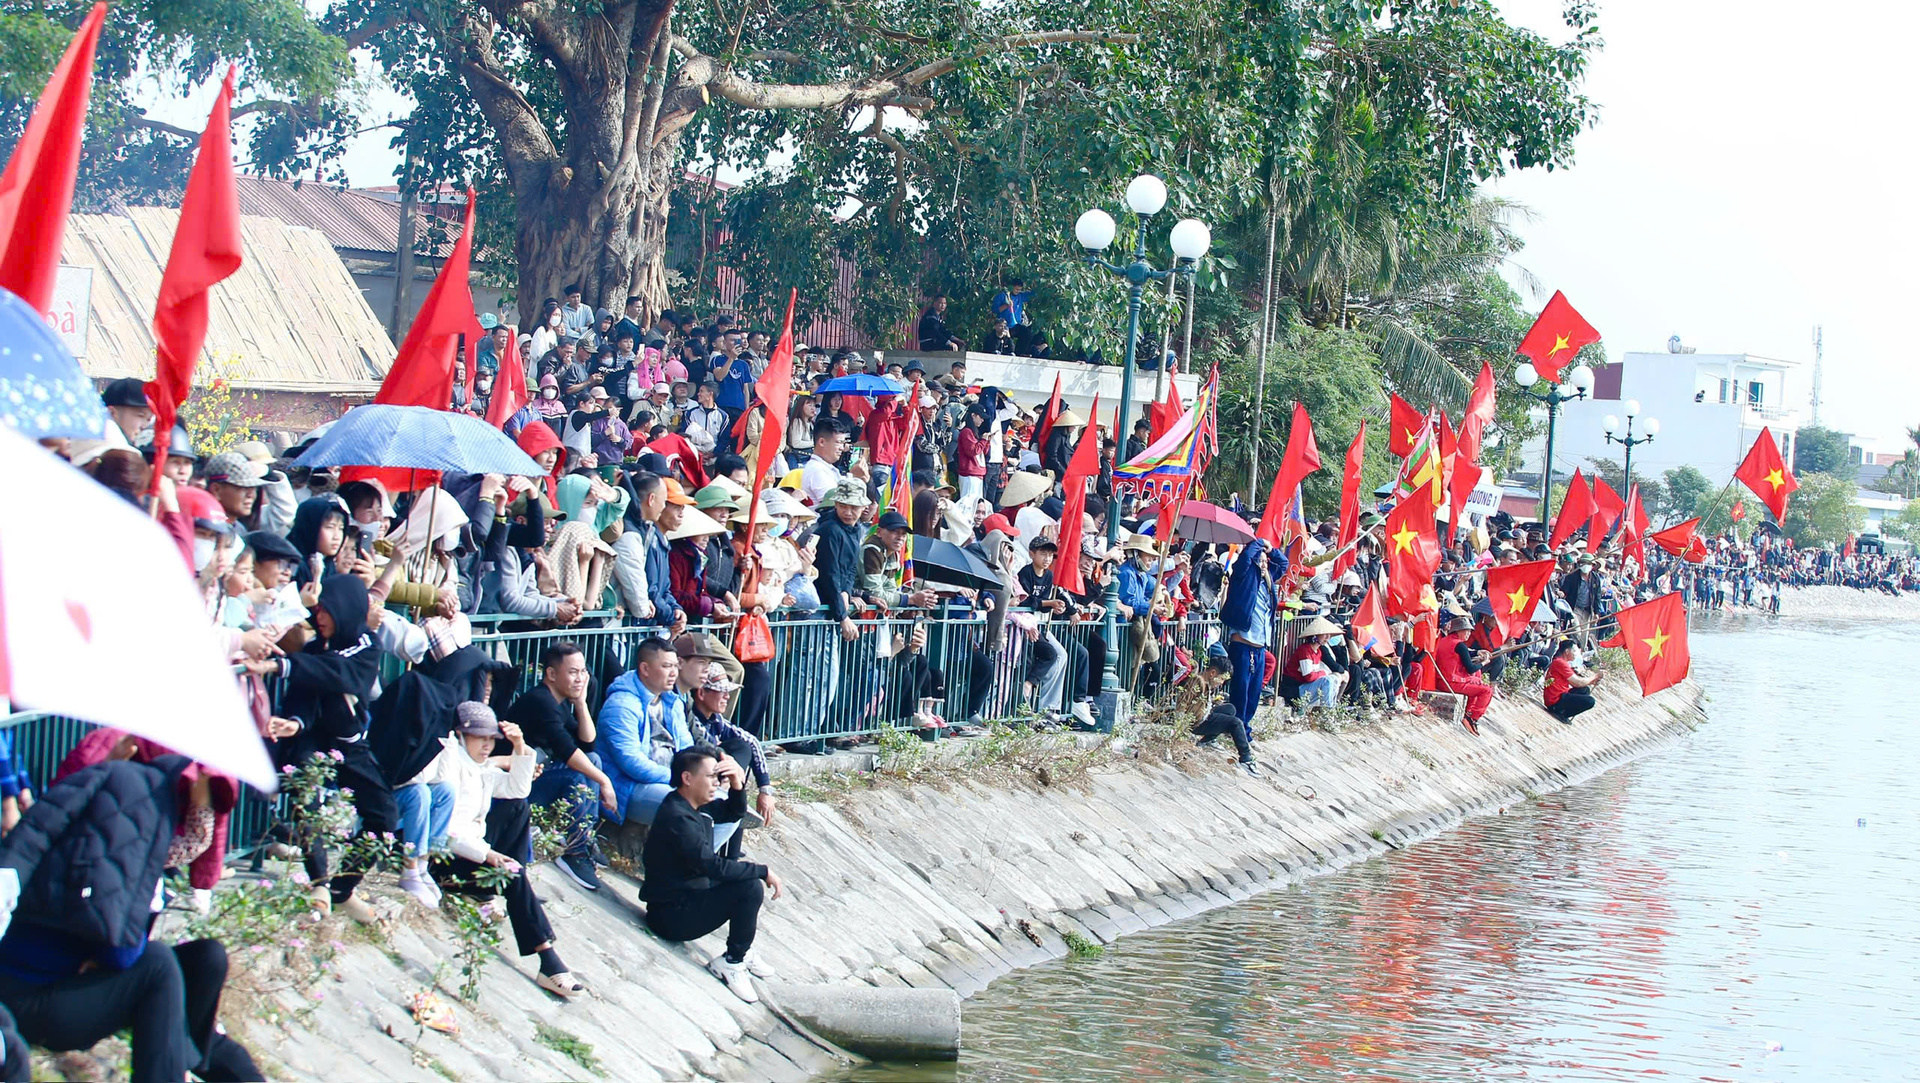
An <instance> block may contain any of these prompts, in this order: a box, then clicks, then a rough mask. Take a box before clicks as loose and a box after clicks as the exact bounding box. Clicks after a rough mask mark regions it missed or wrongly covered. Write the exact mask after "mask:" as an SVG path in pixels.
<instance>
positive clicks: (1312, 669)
mask: <svg viewBox="0 0 1920 1083" xmlns="http://www.w3.org/2000/svg"><path fill="white" fill-rule="evenodd" d="M1339 634H1340V628H1339V626H1338V625H1336V624H1334V623H1333V622H1332V621H1330V620H1328V619H1326V618H1325V617H1315V618H1313V619H1312V620H1310V621H1308V622H1307V626H1306V627H1305V628H1302V629H1301V630H1300V639H1299V642H1298V643H1297V644H1295V646H1294V648H1293V653H1292V654H1289V655H1288V656H1287V664H1286V671H1285V675H1286V678H1287V680H1288V681H1289V682H1290V683H1293V684H1295V685H1297V686H1298V688H1299V692H1298V697H1299V701H1300V702H1301V703H1303V704H1305V705H1306V706H1308V707H1315V706H1318V707H1331V706H1333V701H1334V699H1335V697H1336V695H1337V694H1338V690H1337V689H1336V688H1335V686H1334V675H1333V671H1332V670H1330V669H1328V668H1327V664H1326V659H1325V657H1324V656H1323V654H1322V650H1323V648H1324V647H1325V646H1326V644H1327V642H1328V640H1330V639H1332V638H1333V637H1335V636H1337V635H1339Z"/></svg>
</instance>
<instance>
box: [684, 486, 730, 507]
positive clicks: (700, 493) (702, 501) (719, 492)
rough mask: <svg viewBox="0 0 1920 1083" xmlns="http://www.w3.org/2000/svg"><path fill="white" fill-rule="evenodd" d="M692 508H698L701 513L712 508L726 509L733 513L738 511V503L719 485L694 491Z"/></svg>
mask: <svg viewBox="0 0 1920 1083" xmlns="http://www.w3.org/2000/svg"><path fill="white" fill-rule="evenodd" d="M693 506H694V507H696V508H699V509H700V510H701V511H708V510H711V509H713V508H726V509H728V510H730V511H733V510H738V509H739V507H740V503H739V501H737V500H735V499H734V496H733V494H732V493H730V492H728V491H727V490H726V489H724V488H722V487H720V486H719V485H709V486H707V487H706V488H704V489H696V490H694V494H693Z"/></svg>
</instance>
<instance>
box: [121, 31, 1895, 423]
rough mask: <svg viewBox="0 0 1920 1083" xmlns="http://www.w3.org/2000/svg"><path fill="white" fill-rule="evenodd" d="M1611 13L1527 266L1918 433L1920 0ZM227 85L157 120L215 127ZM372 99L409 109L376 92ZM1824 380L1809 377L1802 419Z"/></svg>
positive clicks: (370, 180) (1530, 204)
mask: <svg viewBox="0 0 1920 1083" xmlns="http://www.w3.org/2000/svg"><path fill="white" fill-rule="evenodd" d="M1501 7H1502V10H1503V11H1505V13H1506V14H1507V17H1508V18H1509V19H1512V20H1513V21H1515V22H1517V23H1519V24H1520V25H1523V26H1526V27H1528V28H1529V29H1532V30H1535V31H1537V32H1539V33H1541V34H1544V35H1547V36H1549V37H1552V38H1554V39H1555V40H1561V39H1564V38H1565V36H1566V35H1567V33H1568V31H1567V29H1566V27H1565V25H1564V24H1563V23H1562V22H1561V20H1560V3H1559V0H1501ZM1599 25H1600V30H1601V34H1602V37H1603V39H1604V40H1605V42H1606V46H1605V48H1603V49H1602V50H1601V51H1600V52H1599V53H1598V55H1597V56H1596V57H1595V58H1594V61H1593V63H1592V66H1591V68H1590V69H1589V74H1588V79H1587V83H1586V90H1587V93H1588V95H1589V96H1590V97H1591V98H1592V99H1593V100H1594V101H1595V102H1597V103H1598V105H1599V107H1600V108H1599V122H1598V124H1596V125H1595V126H1594V127H1593V128H1592V129H1591V130H1589V131H1587V132H1585V133H1584V134H1582V135H1581V136H1580V137H1579V139H1578V141H1577V143H1576V148H1575V158H1574V163H1573V167H1572V168H1571V169H1566V170H1555V171H1553V172H1551V173H1548V172H1545V171H1542V170H1532V171H1527V172H1524V173H1516V174H1512V175H1510V176H1509V177H1506V178H1503V179H1502V180H1501V181H1499V182H1498V183H1497V184H1496V185H1495V186H1494V191H1495V192H1497V193H1498V194H1500V195H1502V196H1505V197H1507V198H1509V199H1512V200H1516V201H1518V202H1519V203H1521V204H1523V205H1524V206H1526V207H1527V208H1529V209H1530V210H1531V212H1532V214H1533V218H1532V220H1531V221H1530V222H1523V223H1522V224H1521V227H1520V231H1521V233H1522V235H1523V236H1524V237H1525V238H1526V239H1527V247H1526V249H1525V250H1524V251H1523V252H1521V253H1520V254H1519V256H1518V257H1517V259H1516V262H1517V263H1518V264H1520V265H1521V266H1524V267H1525V268H1526V270H1527V271H1529V272H1531V273H1532V275H1533V276H1534V277H1535V278H1536V279H1537V280H1538V281H1539V282H1540V284H1541V285H1542V286H1543V287H1544V289H1545V291H1546V293H1547V294H1551V292H1552V291H1553V290H1555V289H1559V290H1563V291H1565V292H1566V294H1567V297H1568V299H1569V300H1570V301H1572V302H1573V304H1574V306H1575V307H1576V308H1578V309H1579V310H1580V312H1581V313H1582V314H1583V315H1584V316H1586V318H1587V320H1588V321H1589V322H1590V323H1592V324H1593V325H1594V326H1595V327H1596V328H1598V329H1599V330H1600V332H1601V333H1602V334H1603V335H1604V336H1605V338H1604V345H1605V347H1606V349H1607V353H1608V355H1609V357H1611V358H1613V359H1614V360H1618V359H1619V357H1620V355H1621V354H1623V353H1625V352H1627V351H1629V350H1651V351H1660V350H1664V349H1665V348H1666V342H1667V338H1668V337H1669V336H1670V335H1675V334H1678V335H1679V336H1680V338H1681V341H1682V342H1684V343H1686V344H1687V345H1690V346H1694V347H1697V348H1698V349H1699V350H1700V351H1701V352H1703V353H1717V352H1726V353H1752V354H1759V355H1763V356H1768V357H1780V358H1790V359H1795V360H1799V361H1802V362H1811V360H1812V358H1813V347H1812V335H1813V328H1814V326H1815V325H1816V324H1817V325H1821V326H1822V327H1823V328H1824V334H1825V343H1826V359H1825V365H1824V373H1825V378H1824V384H1823V392H1822V396H1821V398H1822V409H1821V421H1822V423H1823V424H1826V425H1829V426H1832V427H1834V428H1837V429H1841V430H1842V431H1847V432H1853V433H1856V434H1858V435H1860V436H1863V437H1870V438H1876V439H1878V440H1881V441H1886V442H1898V441H1900V440H1903V439H1904V436H1903V432H1904V430H1905V428H1906V427H1907V426H1909V425H1916V424H1920V366H1916V365H1915V364H1914V363H1913V362H1914V355H1915V354H1916V352H1920V349H1917V348H1916V346H1915V345H1914V336H1912V335H1911V334H1910V333H1909V332H1908V329H1907V326H1908V324H1909V323H1910V322H1912V317H1911V316H1910V314H1909V313H1910V309H1912V308H1913V307H1914V303H1913V298H1914V297H1915V296H1916V294H1917V293H1920V261H1916V260H1915V259H1913V258H1911V257H1910V256H1909V255H1908V253H1909V252H1911V251H1912V250H1913V249H1914V247H1915V242H1916V241H1920V209H1916V206H1915V204H1914V203H1913V202H1912V201H1911V200H1909V199H1908V198H1907V196H1908V188H1909V187H1910V186H1911V183H1912V181H1911V174H1910V169H1911V166H1912V164H1913V160H1914V159H1915V157H1916V155H1915V152H1914V151H1913V149H1911V148H1910V147H1909V146H1908V145H1907V144H1908V142H1909V135H1908V133H1909V132H1910V130H1911V126H1910V125H1909V124H1907V123H1906V122H1905V119H1904V118H1905V115H1906V113H1905V107H1906V105H1907V101H1908V98H1909V95H1910V91H1911V86H1912V79H1911V72H1912V70H1913V68H1914V65H1915V61H1914V58H1913V55H1912V42H1913V41H1914V40H1916V39H1917V38H1920V4H1914V3H1910V2H1907V0H1877V2H1876V0H1830V2H1829V3H1826V4H1823V5H1821V6H1820V7H1819V9H1818V12H1817V14H1810V9H1807V8H1805V7H1803V6H1801V5H1797V4H1795V5H1789V4H1787V3H1784V2H1783V0H1759V2H1755V0H1744V2H1738V0H1600V17H1599ZM212 92H213V84H212V83H211V82H209V83H208V84H207V85H206V86H203V87H201V88H199V90H198V92H197V93H195V94H194V95H192V96H191V97H189V98H187V99H185V100H181V101H175V102H168V103H165V104H164V105H156V107H155V108H154V109H153V114H154V115H156V116H159V117H161V118H162V119H166V120H171V121H173V122H175V123H179V124H184V125H188V126H192V127H198V126H199V123H200V122H201V120H203V119H204V117H205V115H206V110H207V107H208V105H209V104H210V103H211V100H212ZM369 104H370V105H371V106H372V108H373V109H374V110H375V112H376V113H378V114H380V115H382V116H385V115H393V114H397V113H400V112H403V111H404V110H405V108H406V103H405V101H404V99H402V98H401V97H400V96H399V95H397V94H395V93H393V92H392V91H390V90H384V89H380V88H378V87H375V88H374V89H373V90H372V91H371V92H370V99H369ZM389 139H390V133H389V132H386V131H380V132H374V133H371V134H369V135H365V136H362V137H360V139H359V140H357V141H356V142H355V144H354V146H353V147H352V149H351V150H350V152H349V153H348V155H347V157H346V161H345V163H344V165H345V168H346V170H347V174H348V177H349V180H350V182H351V183H352V184H354V185H356V186H361V185H382V184H391V183H393V166H394V164H395V163H396V161H397V156H396V155H395V153H394V152H393V151H391V150H390V149H388V147H387V143H388V140H389ZM1510 277H1511V278H1514V279H1515V280H1516V285H1518V278H1519V276H1518V275H1517V274H1510ZM1522 293H1523V296H1524V297H1525V300H1526V301H1527V303H1528V304H1530V305H1532V306H1534V307H1536V308H1537V307H1538V306H1540V305H1543V304H1545V303H1546V300H1547V298H1546V296H1538V297H1535V296H1527V295H1526V291H1525V290H1524V289H1523V290H1522ZM1806 371H1808V372H1809V374H1810V367H1809V369H1808V370H1806ZM1809 390H1810V389H1809V388H1808V387H1806V386H1804V384H1803V386H1802V387H1800V388H1799V389H1798V396H1799V397H1800V398H1801V399H1802V401H1801V403H1800V404H1799V405H1800V406H1801V407H1802V410H1803V420H1804V418H1805V414H1804V411H1805V407H1806V405H1807V404H1806V402H1805V401H1804V400H1805V397H1806V395H1807V393H1808V391H1809Z"/></svg>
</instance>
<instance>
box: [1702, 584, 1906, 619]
mask: <svg viewBox="0 0 1920 1083" xmlns="http://www.w3.org/2000/svg"><path fill="white" fill-rule="evenodd" d="M1732 612H1734V613H1741V612H1747V611H1746V610H1733V611H1732ZM1780 615H1781V616H1782V617H1789V618H1793V619H1796V620H1798V619H1802V618H1806V619H1818V620H1920V594H1916V593H1913V592H1911V591H1903V592H1902V593H1900V594H1897V595H1896V594H1887V593H1885V592H1883V591H1877V590H1857V589H1855V588H1853V587H1800V588H1797V589H1796V588H1794V587H1788V588H1787V589H1786V591H1785V592H1783V593H1782V594H1781V595H1780Z"/></svg>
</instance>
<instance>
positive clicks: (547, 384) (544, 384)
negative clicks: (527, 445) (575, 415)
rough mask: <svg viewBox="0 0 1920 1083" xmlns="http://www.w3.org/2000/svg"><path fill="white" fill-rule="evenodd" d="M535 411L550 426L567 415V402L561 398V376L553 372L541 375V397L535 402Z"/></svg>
mask: <svg viewBox="0 0 1920 1083" xmlns="http://www.w3.org/2000/svg"><path fill="white" fill-rule="evenodd" d="M534 411H535V412H536V413H538V414H539V415H540V417H541V419H542V420H544V421H546V422H547V423H548V425H549V426H552V425H556V424H558V423H559V421H560V420H561V419H562V418H565V417H566V416H567V404H566V403H565V402H564V401H562V400H561V398H560V378H559V377H557V376H555V375H554V374H553V373H551V372H549V373H547V374H546V375H545V376H542V377H540V397H539V399H538V400H536V401H535V402H534ZM556 435H557V433H556Z"/></svg>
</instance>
